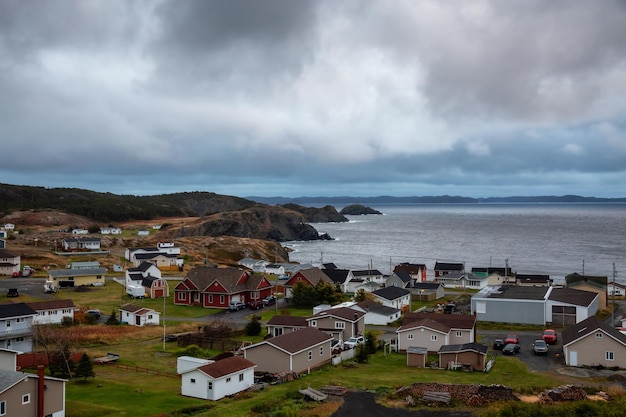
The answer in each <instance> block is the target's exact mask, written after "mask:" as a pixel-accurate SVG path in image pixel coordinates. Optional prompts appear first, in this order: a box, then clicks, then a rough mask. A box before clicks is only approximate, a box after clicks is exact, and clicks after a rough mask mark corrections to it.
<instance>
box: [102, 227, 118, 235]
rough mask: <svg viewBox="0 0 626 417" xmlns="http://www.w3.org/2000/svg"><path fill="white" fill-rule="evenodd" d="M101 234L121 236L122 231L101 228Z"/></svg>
mask: <svg viewBox="0 0 626 417" xmlns="http://www.w3.org/2000/svg"><path fill="white" fill-rule="evenodd" d="M100 234H102V235H121V234H122V229H120V228H119V227H101V228H100Z"/></svg>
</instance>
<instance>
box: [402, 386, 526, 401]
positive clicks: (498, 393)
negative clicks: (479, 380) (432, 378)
mask: <svg viewBox="0 0 626 417" xmlns="http://www.w3.org/2000/svg"><path fill="white" fill-rule="evenodd" d="M396 393H397V394H398V395H399V396H402V397H404V398H411V399H413V398H419V399H420V400H421V401H422V402H424V403H426V404H429V405H432V406H437V405H441V404H442V403H445V404H448V403H449V402H450V400H459V401H462V402H463V403H465V404H466V405H468V406H471V407H481V406H483V405H485V404H488V403H490V402H495V401H519V398H517V396H515V394H514V393H513V390H512V389H511V388H508V387H505V386H503V385H463V384H440V383H434V382H424V383H415V384H413V385H410V386H406V387H402V388H400V389H398V390H397V391H396Z"/></svg>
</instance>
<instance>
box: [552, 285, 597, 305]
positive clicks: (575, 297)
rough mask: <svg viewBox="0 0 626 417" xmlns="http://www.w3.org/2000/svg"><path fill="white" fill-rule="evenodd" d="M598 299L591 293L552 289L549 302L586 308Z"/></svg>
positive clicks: (595, 294)
mask: <svg viewBox="0 0 626 417" xmlns="http://www.w3.org/2000/svg"><path fill="white" fill-rule="evenodd" d="M597 297H598V293H595V292H592V291H583V290H577V289H574V288H553V289H552V292H551V293H550V296H549V297H548V299H549V300H553V301H560V302H562V303H567V304H574V305H577V306H583V307H587V306H589V305H590V304H591V303H592V302H593V300H595V299H596V298H597Z"/></svg>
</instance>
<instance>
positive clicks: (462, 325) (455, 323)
mask: <svg viewBox="0 0 626 417" xmlns="http://www.w3.org/2000/svg"><path fill="white" fill-rule="evenodd" d="M423 319H431V320H434V321H438V322H440V323H443V324H445V325H446V326H448V327H450V328H451V329H473V328H474V326H475V325H476V316H472V315H468V314H441V313H411V312H406V313H404V317H403V319H402V325H403V326H404V325H409V324H410V323H412V322H417V321H420V320H423Z"/></svg>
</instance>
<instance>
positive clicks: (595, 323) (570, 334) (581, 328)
mask: <svg viewBox="0 0 626 417" xmlns="http://www.w3.org/2000/svg"><path fill="white" fill-rule="evenodd" d="M597 331H602V332H603V333H606V334H607V335H608V336H610V337H612V338H613V339H615V340H617V341H619V342H620V343H621V344H623V345H624V346H626V335H624V334H623V333H622V332H620V331H619V330H617V329H616V328H614V327H611V326H609V325H608V324H606V323H605V322H603V321H601V320H600V319H598V318H597V317H596V316H591V317H589V318H586V319H585V320H583V321H581V322H579V323H576V324H575V325H573V326H570V327H568V328H566V329H565V330H563V333H562V337H563V346H566V345H569V344H570V343H572V342H574V341H576V340H578V339H582V338H583V337H585V336H587V335H589V334H591V333H595V332H597Z"/></svg>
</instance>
